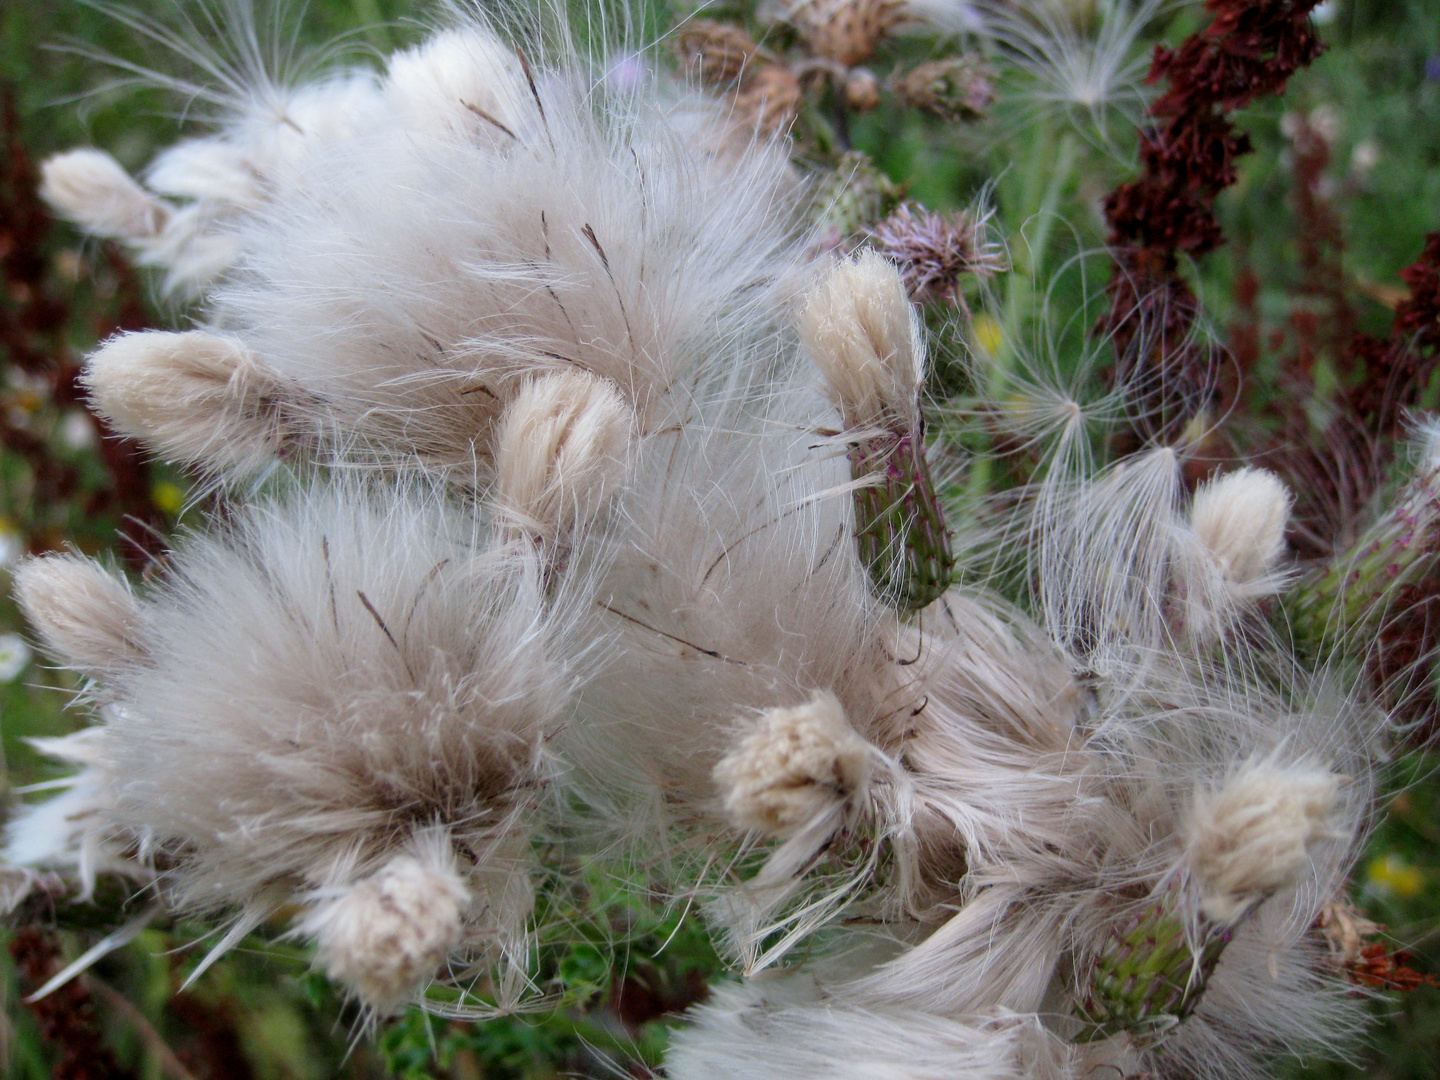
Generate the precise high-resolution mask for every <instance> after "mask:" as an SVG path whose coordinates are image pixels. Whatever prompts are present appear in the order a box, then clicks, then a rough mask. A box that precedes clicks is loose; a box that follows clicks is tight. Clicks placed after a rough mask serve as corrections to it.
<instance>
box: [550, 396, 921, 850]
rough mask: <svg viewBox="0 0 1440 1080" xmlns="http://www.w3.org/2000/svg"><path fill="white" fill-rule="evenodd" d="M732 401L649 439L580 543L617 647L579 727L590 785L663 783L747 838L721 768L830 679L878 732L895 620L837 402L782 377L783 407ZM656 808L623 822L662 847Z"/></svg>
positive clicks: (686, 813)
mask: <svg viewBox="0 0 1440 1080" xmlns="http://www.w3.org/2000/svg"><path fill="white" fill-rule="evenodd" d="M729 401H730V408H729V409H728V411H727V410H721V413H720V414H718V415H710V416H706V417H704V420H705V421H706V423H705V424H704V425H701V424H691V425H687V426H686V427H684V428H677V429H673V430H671V431H668V432H666V433H663V434H658V435H656V436H653V437H651V438H650V439H646V440H642V443H641V446H640V449H639V453H638V455H637V458H636V462H635V465H634V467H633V468H632V471H631V474H630V478H629V480H628V481H627V483H626V484H625V486H624V489H623V490H622V491H621V492H620V493H619V495H618V499H617V503H616V506H615V512H614V514H613V515H612V517H613V519H614V522H615V527H614V528H613V529H611V530H609V531H608V532H607V533H606V535H605V536H604V538H603V541H604V542H603V543H601V544H596V545H591V547H592V549H593V550H590V551H586V552H581V551H578V550H577V553H576V557H577V559H579V560H583V565H584V566H586V567H593V570H586V571H585V572H586V573H592V574H594V575H595V576H596V584H595V586H594V595H595V597H596V598H597V599H596V606H597V608H598V610H599V611H600V612H601V618H602V620H603V621H604V625H605V626H606V628H607V629H608V630H609V631H610V632H611V633H613V635H614V639H613V640H614V644H613V647H612V648H611V650H610V652H609V653H608V654H607V657H606V662H605V664H604V665H603V667H602V668H601V669H600V670H599V671H598V672H597V674H596V675H595V677H593V678H592V679H591V680H590V681H589V682H588V683H587V685H586V686H585V688H584V689H583V692H582V695H581V699H580V703H579V709H580V712H581V714H582V715H583V716H584V717H585V723H584V724H583V725H576V726H575V727H574V728H572V729H567V731H566V733H565V738H566V743H567V750H566V757H567V759H568V760H570V761H572V762H573V763H574V764H575V765H576V767H577V771H578V773H579V774H580V775H582V776H584V777H585V778H587V779H586V781H585V782H586V783H593V784H594V785H595V786H596V787H598V788H600V789H604V790H610V791H614V790H616V789H629V790H630V791H632V792H633V793H635V794H636V796H637V797H639V798H641V799H646V798H653V797H654V796H655V794H656V793H660V794H661V795H662V797H663V800H664V802H665V803H666V804H668V810H665V811H663V812H662V815H661V816H662V817H663V818H666V819H669V818H671V817H672V815H674V816H679V817H680V818H690V819H694V820H702V821H707V822H710V823H711V825H712V826H715V827H717V828H718V827H721V826H722V824H723V832H724V835H725V836H726V837H728V838H730V839H732V840H733V830H731V829H730V827H729V826H728V824H725V823H724V816H723V815H722V814H721V813H719V812H718V811H719V809H720V808H719V802H718V800H717V799H716V791H715V782H714V778H713V775H712V774H713V770H714V767H715V765H716V763H717V762H718V761H719V760H720V759H721V758H722V757H723V756H725V754H726V753H727V752H728V751H729V750H730V749H731V738H732V735H733V732H734V728H735V718H736V716H737V715H741V714H743V713H745V712H746V711H748V710H754V711H755V712H756V713H759V712H762V711H764V710H766V709H769V708H771V707H773V706H774V705H775V703H776V702H777V700H778V701H787V700H788V701H800V700H804V699H806V698H807V697H809V696H810V695H811V694H812V693H814V692H815V691H816V690H824V691H829V692H831V693H833V694H835V695H836V697H837V698H838V699H839V700H840V702H841V705H842V707H843V709H844V712H845V714H846V715H847V716H849V717H850V719H851V722H852V724H853V725H854V726H855V727H856V729H857V731H858V732H859V733H860V735H861V737H865V733H866V730H867V729H868V727H869V726H870V725H871V724H872V723H873V722H874V721H873V718H874V717H876V716H877V715H878V713H879V712H880V711H881V709H882V708H883V702H882V699H883V697H884V695H885V694H886V693H888V689H889V687H888V683H887V681H886V676H885V671H886V670H887V668H888V667H889V666H891V665H890V663H889V661H888V660H887V659H886V657H887V655H889V654H887V652H886V650H885V648H884V643H885V641H886V640H887V638H893V636H894V633H895V630H894V627H893V625H892V623H891V621H890V620H889V618H888V617H887V616H886V615H885V614H884V613H883V611H882V610H881V609H880V608H879V606H878V605H877V604H876V603H875V601H874V600H873V599H872V598H871V596H870V593H869V590H868V587H867V584H866V581H867V579H866V576H865V571H864V568H863V567H861V566H860V564H859V558H858V555H857V554H856V551H855V546H854V544H853V542H852V541H851V539H850V536H849V525H848V519H847V516H846V514H845V510H846V509H847V507H846V502H847V501H848V500H847V499H846V495H847V493H848V492H847V488H846V484H847V482H848V477H847V475H846V469H845V463H844V461H843V460H842V459H838V458H835V457H833V456H831V455H829V454H828V453H826V448H825V447H817V446H816V444H815V438H814V436H811V435H809V434H808V432H809V431H810V430H813V426H814V425H816V424H819V423H821V422H822V421H823V418H824V417H825V416H826V415H827V413H828V410H827V408H826V406H825V404H824V402H823V401H822V400H821V399H820V398H819V397H818V396H816V395H813V394H805V393H802V394H801V395H800V396H799V397H798V398H797V397H796V396H795V388H794V387H790V388H789V389H783V388H781V387H778V386H777V387H776V389H775V396H774V397H773V398H772V400H771V402H770V404H772V405H775V406H777V407H782V406H783V409H784V410H789V411H784V412H782V414H780V415H778V416H777V415H769V416H767V415H765V414H762V415H760V416H755V415H750V416H746V415H744V412H745V409H746V408H750V407H751V406H750V405H749V403H748V402H746V401H745V399H744V398H743V397H736V398H731V399H729ZM802 403H803V404H802ZM647 793H648V794H647ZM602 801H603V800H602ZM656 809H657V810H659V809H660V808H659V807H658V806H657V807H656ZM644 818H645V815H644V814H643V813H641V812H639V811H638V810H636V811H632V812H627V813H626V814H625V820H624V821H623V823H619V822H617V824H619V825H620V827H621V829H622V830H623V831H624V832H625V833H626V834H628V835H629V836H631V837H632V838H638V837H639V836H641V835H645V836H646V838H647V839H646V842H647V843H648V844H650V845H651V847H652V850H653V849H654V848H656V847H661V846H663V844H662V843H661V842H660V841H659V840H658V838H657V837H655V836H653V835H649V834H647V833H646V832H645V828H644V825H645V821H644Z"/></svg>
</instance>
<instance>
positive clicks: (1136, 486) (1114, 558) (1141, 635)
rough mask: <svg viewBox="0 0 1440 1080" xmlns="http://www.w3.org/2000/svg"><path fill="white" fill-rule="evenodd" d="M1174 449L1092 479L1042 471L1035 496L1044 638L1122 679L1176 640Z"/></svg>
mask: <svg viewBox="0 0 1440 1080" xmlns="http://www.w3.org/2000/svg"><path fill="white" fill-rule="evenodd" d="M1179 497H1180V471H1179V460H1178V458H1177V456H1176V454H1175V452H1174V451H1173V450H1172V449H1170V448H1168V447H1164V448H1160V449H1156V450H1151V451H1148V452H1146V453H1143V454H1139V455H1136V456H1135V457H1132V458H1127V459H1125V460H1123V461H1121V462H1119V463H1118V464H1116V465H1115V466H1113V467H1112V468H1110V469H1109V470H1108V471H1107V472H1105V473H1104V474H1102V475H1101V476H1099V477H1098V478H1095V479H1088V478H1087V479H1079V480H1076V479H1073V478H1071V477H1067V476H1065V475H1063V474H1058V475H1054V476H1050V477H1046V478H1045V479H1044V480H1043V481H1042V482H1041V484H1040V489H1039V491H1038V492H1037V493H1036V497H1035V499H1034V505H1035V510H1034V513H1035V515H1036V517H1035V519H1034V525H1033V526H1032V528H1033V529H1034V532H1033V533H1032V543H1033V544H1034V547H1035V549H1036V551H1037V553H1038V557H1037V562H1038V566H1037V568H1036V571H1035V575H1036V578H1037V593H1038V595H1037V597H1036V599H1037V607H1038V611H1037V614H1038V615H1039V616H1040V617H1041V618H1043V620H1044V622H1045V626H1046V629H1047V631H1048V632H1049V634H1050V637H1051V639H1052V640H1054V641H1055V642H1057V643H1059V644H1060V645H1061V646H1062V647H1063V648H1065V649H1066V650H1067V651H1069V652H1070V653H1072V654H1073V655H1074V656H1075V657H1077V658H1078V659H1079V661H1080V662H1082V663H1083V664H1084V665H1085V666H1086V667H1088V668H1089V669H1090V670H1091V671H1093V672H1095V673H1096V674H1097V675H1100V676H1102V677H1106V678H1110V679H1112V680H1118V679H1119V678H1120V676H1121V675H1122V673H1125V672H1130V671H1137V670H1138V671H1141V672H1143V671H1144V659H1143V658H1146V657H1149V656H1155V655H1160V654H1162V653H1164V652H1165V651H1166V650H1167V649H1168V647H1169V646H1170V645H1171V643H1172V639H1173V627H1172V623H1171V611H1170V604H1169V603H1168V601H1169V600H1170V597H1171V582H1172V572H1173V566H1172V563H1173V550H1174V537H1175V535H1176V533H1177V531H1178V529H1179V528H1181V527H1182V522H1181V519H1180V517H1179Z"/></svg>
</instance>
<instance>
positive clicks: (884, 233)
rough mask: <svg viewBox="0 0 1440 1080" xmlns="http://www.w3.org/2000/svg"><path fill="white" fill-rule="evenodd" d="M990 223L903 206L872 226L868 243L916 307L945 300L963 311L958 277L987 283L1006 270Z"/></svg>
mask: <svg viewBox="0 0 1440 1080" xmlns="http://www.w3.org/2000/svg"><path fill="white" fill-rule="evenodd" d="M989 219H990V213H989V212H982V213H978V214H977V213H974V212H970V211H965V210H960V211H956V212H954V213H951V214H937V213H935V212H934V211H931V210H926V209H925V208H923V207H917V206H915V205H914V204H913V203H904V204H902V205H901V206H899V207H897V208H896V209H895V210H894V211H892V212H891V214H890V215H889V216H888V217H886V218H884V219H882V220H881V221H879V222H877V223H876V224H875V225H874V226H872V227H871V229H870V243H871V245H872V246H873V247H874V248H875V250H876V251H878V252H880V254H882V255H884V256H885V257H886V258H887V259H889V260H890V261H891V262H893V263H895V265H896V266H897V267H899V270H900V277H901V279H902V280H903V281H904V282H905V291H906V292H907V293H908V294H909V295H910V299H911V300H913V301H914V302H915V303H917V304H929V303H934V302H936V301H940V300H948V301H949V302H951V303H952V304H956V305H958V306H960V307H962V308H963V307H965V299H964V296H963V295H962V293H961V288H962V283H961V279H962V278H964V277H965V276H966V275H969V276H971V277H974V278H978V279H980V280H985V279H988V278H991V277H993V276H994V275H996V274H997V273H1000V272H1002V271H1004V270H1005V269H1006V268H1007V266H1008V263H1007V261H1006V259H1005V254H1004V252H1003V251H1002V249H1001V248H1000V245H999V244H997V243H995V242H994V241H992V240H991V239H990V238H989V235H988V232H987V230H986V224H987V222H988V221H989Z"/></svg>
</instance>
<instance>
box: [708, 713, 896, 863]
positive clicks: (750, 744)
mask: <svg viewBox="0 0 1440 1080" xmlns="http://www.w3.org/2000/svg"><path fill="white" fill-rule="evenodd" d="M871 753H872V748H871V747H870V745H869V744H868V743H867V742H866V741H865V740H864V739H862V738H860V736H859V735H857V734H856V733H855V729H854V728H853V727H851V726H850V721H849V720H847V719H846V718H845V711H844V709H842V708H841V706H840V702H839V700H838V699H837V698H836V697H835V695H834V694H831V693H828V692H824V691H822V692H819V693H816V694H815V696H814V697H812V698H811V699H810V700H809V701H807V702H806V703H805V704H803V705H797V706H794V707H792V708H778V709H767V710H766V711H765V712H763V713H761V714H760V716H759V717H757V718H756V719H755V721H754V723H753V724H752V725H751V727H750V728H749V730H747V731H745V732H744V733H743V734H742V735H741V736H740V737H739V739H738V741H737V743H736V745H735V747H734V749H732V750H731V751H730V753H728V754H726V755H725V757H723V758H722V759H721V760H720V762H719V764H717V765H716V766H715V783H716V785H717V786H718V787H719V789H720V792H721V800H722V802H723V805H724V808H725V812H726V814H727V815H728V816H729V818H730V820H731V822H733V823H734V825H735V827H736V828H739V829H753V830H754V831H756V832H760V833H764V834H765V835H767V836H776V837H785V836H789V835H790V834H792V833H794V832H795V831H796V830H797V829H800V828H801V827H803V826H804V825H806V824H807V823H809V822H811V821H813V820H815V819H817V818H820V817H822V816H823V815H825V814H826V813H827V812H829V811H831V810H833V809H834V808H836V807H839V806H843V805H845V804H846V803H849V802H852V801H855V800H859V799H862V798H863V797H864V795H865V789H866V785H867V784H868V783H869V780H870V755H871Z"/></svg>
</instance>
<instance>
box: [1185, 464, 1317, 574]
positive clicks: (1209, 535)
mask: <svg viewBox="0 0 1440 1080" xmlns="http://www.w3.org/2000/svg"><path fill="white" fill-rule="evenodd" d="M1292 498H1293V497H1292V495H1291V494H1290V489H1289V488H1287V487H1286V486H1285V482H1284V481H1283V480H1281V479H1280V478H1279V477H1278V476H1276V475H1275V474H1274V473H1272V472H1269V471H1267V470H1265V469H1255V468H1246V469H1237V470H1236V471H1235V472H1232V473H1227V474H1226V475H1225V476H1222V477H1220V478H1218V479H1215V480H1211V481H1210V482H1209V483H1207V484H1205V485H1203V486H1202V487H1201V488H1200V490H1198V491H1197V492H1196V493H1195V497H1194V499H1193V500H1192V501H1191V503H1190V528H1191V530H1192V531H1193V532H1194V534H1195V536H1196V537H1197V538H1198V539H1199V541H1200V543H1201V545H1202V546H1203V547H1204V549H1205V551H1206V552H1207V553H1208V554H1209V555H1210V557H1211V558H1212V559H1213V560H1214V562H1215V565H1216V566H1217V568H1218V569H1219V571H1220V575H1221V577H1222V578H1223V580H1224V581H1225V583H1226V585H1227V586H1229V587H1230V588H1231V589H1232V590H1234V591H1235V592H1236V593H1238V594H1240V595H1263V594H1264V593H1266V592H1273V591H1274V590H1275V588H1276V587H1277V582H1276V579H1275V576H1274V571H1275V568H1276V565H1277V564H1278V563H1279V561H1280V557H1281V555H1283V554H1284V552H1285V528H1286V526H1287V525H1288V524H1289V522H1290V503H1291V501H1292Z"/></svg>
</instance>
